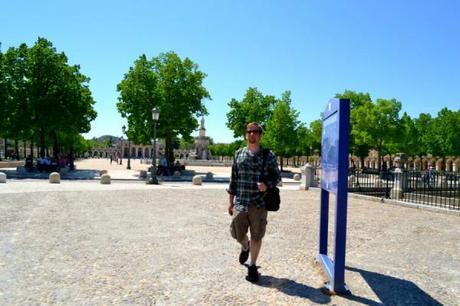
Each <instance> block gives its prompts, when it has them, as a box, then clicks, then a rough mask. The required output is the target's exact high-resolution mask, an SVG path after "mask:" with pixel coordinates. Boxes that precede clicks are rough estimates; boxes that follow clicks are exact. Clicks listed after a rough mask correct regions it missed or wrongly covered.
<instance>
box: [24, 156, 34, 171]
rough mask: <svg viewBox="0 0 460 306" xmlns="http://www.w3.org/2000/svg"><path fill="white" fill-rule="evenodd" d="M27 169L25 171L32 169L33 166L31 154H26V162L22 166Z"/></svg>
mask: <svg viewBox="0 0 460 306" xmlns="http://www.w3.org/2000/svg"><path fill="white" fill-rule="evenodd" d="M24 167H25V168H26V170H27V172H30V171H32V169H33V167H34V159H33V157H32V155H30V154H29V155H27V158H26V164H25V166H24Z"/></svg>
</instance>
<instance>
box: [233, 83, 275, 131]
mask: <svg viewBox="0 0 460 306" xmlns="http://www.w3.org/2000/svg"><path fill="white" fill-rule="evenodd" d="M276 102H277V100H276V98H275V97H274V96H270V95H263V94H262V93H261V92H260V91H258V90H257V88H255V87H250V88H248V90H247V91H246V94H245V96H244V97H243V99H242V100H241V101H238V100H236V99H232V100H231V101H230V102H229V103H228V106H229V107H230V111H229V112H228V113H227V127H228V128H229V129H230V130H232V131H233V136H234V137H235V138H237V137H243V138H245V137H246V125H247V124H248V123H249V122H258V123H261V124H263V123H265V122H267V120H268V119H269V118H270V117H271V115H272V112H273V108H274V107H275V104H276Z"/></svg>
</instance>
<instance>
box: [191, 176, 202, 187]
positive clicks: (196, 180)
mask: <svg viewBox="0 0 460 306" xmlns="http://www.w3.org/2000/svg"><path fill="white" fill-rule="evenodd" d="M202 182H203V178H202V177H201V175H195V176H194V177H193V178H192V184H193V185H201V183H202Z"/></svg>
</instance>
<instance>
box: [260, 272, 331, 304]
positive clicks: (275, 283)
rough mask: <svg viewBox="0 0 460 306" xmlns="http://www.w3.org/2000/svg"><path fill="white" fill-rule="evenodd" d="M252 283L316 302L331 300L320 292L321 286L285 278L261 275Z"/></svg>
mask: <svg viewBox="0 0 460 306" xmlns="http://www.w3.org/2000/svg"><path fill="white" fill-rule="evenodd" d="M254 284H255V285H258V286H261V287H266V288H276V289H278V290H279V291H281V292H283V293H284V294H287V295H290V296H296V297H301V298H305V299H309V300H310V301H311V302H313V303H317V304H327V303H329V302H330V301H331V298H330V296H328V295H325V294H323V293H322V292H321V288H312V287H309V286H307V285H304V284H299V283H297V282H295V281H293V280H291V279H287V278H277V277H273V276H268V275H261V276H260V278H259V281H258V282H257V283H254Z"/></svg>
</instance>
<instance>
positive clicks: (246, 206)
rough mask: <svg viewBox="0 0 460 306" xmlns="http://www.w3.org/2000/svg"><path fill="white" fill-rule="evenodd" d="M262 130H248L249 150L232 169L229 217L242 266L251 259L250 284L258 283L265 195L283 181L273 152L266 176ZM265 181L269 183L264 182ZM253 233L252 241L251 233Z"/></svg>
mask: <svg viewBox="0 0 460 306" xmlns="http://www.w3.org/2000/svg"><path fill="white" fill-rule="evenodd" d="M261 138H262V127H261V126H260V125H259V124H257V123H249V124H248V125H247V126H246V139H247V146H246V147H244V148H242V149H239V150H238V151H236V153H235V158H234V161H233V165H232V174H231V179H230V186H229V188H228V189H227V192H228V193H229V206H228V214H229V215H230V216H232V217H233V218H232V222H231V225H230V232H231V235H232V237H233V238H235V239H236V240H237V241H238V242H239V243H240V244H241V252H240V255H239V262H240V264H244V263H245V262H246V261H247V260H248V258H249V254H250V255H251V258H250V262H249V265H248V275H247V276H246V280H248V281H250V282H257V281H258V280H259V272H258V271H257V269H258V267H257V257H258V256H259V251H260V248H261V246H262V238H263V237H264V235H265V228H266V225H267V210H266V209H265V203H264V201H263V199H262V194H263V192H265V191H266V190H267V188H269V187H275V186H276V185H277V184H278V183H279V182H280V181H281V176H280V171H279V168H278V163H277V160H276V156H275V155H274V154H273V152H272V151H269V153H268V155H267V157H266V162H265V169H264V173H262V162H263V158H264V149H262V148H261V147H260V139H261ZM262 178H265V179H262ZM248 229H249V231H250V233H251V240H249V238H248V235H247V232H248Z"/></svg>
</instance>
